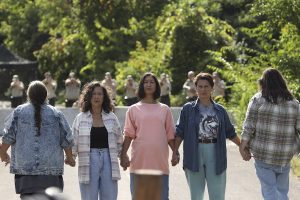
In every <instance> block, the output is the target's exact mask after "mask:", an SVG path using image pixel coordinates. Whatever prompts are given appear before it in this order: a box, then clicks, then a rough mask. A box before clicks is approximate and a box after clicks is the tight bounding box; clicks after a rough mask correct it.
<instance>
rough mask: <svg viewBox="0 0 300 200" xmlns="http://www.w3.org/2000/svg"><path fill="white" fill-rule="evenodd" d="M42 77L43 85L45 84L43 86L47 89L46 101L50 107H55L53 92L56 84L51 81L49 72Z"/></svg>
mask: <svg viewBox="0 0 300 200" xmlns="http://www.w3.org/2000/svg"><path fill="white" fill-rule="evenodd" d="M44 76H45V79H44V80H43V83H44V84H45V86H46V88H47V99H48V101H49V104H50V105H51V106H55V100H56V94H55V90H56V87H57V83H56V81H55V80H53V79H52V76H51V73H50V72H46V73H45V74H44Z"/></svg>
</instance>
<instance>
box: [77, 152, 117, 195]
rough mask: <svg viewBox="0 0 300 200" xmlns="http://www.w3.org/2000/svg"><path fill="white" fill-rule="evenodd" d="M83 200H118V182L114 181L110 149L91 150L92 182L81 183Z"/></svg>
mask: <svg viewBox="0 0 300 200" xmlns="http://www.w3.org/2000/svg"><path fill="white" fill-rule="evenodd" d="M79 185H80V193H81V199H82V200H98V199H99V200H116V199H117V196H118V182H117V180H112V170H111V162H110V156H109V151H108V149H91V153H90V182H89V184H82V183H80V184H79Z"/></svg>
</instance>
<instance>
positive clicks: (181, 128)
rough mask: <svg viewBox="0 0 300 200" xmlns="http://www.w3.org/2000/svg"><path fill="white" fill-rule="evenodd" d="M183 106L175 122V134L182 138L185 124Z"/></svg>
mask: <svg viewBox="0 0 300 200" xmlns="http://www.w3.org/2000/svg"><path fill="white" fill-rule="evenodd" d="M184 113H185V112H184V107H183V108H182V109H181V111H180V115H179V118H178V120H177V122H176V130H175V132H176V136H178V137H180V138H181V139H184V126H185V115H184Z"/></svg>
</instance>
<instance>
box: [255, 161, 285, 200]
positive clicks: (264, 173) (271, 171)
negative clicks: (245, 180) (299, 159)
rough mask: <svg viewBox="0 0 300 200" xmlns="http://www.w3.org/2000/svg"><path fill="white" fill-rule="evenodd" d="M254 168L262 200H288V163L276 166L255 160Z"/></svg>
mask: <svg viewBox="0 0 300 200" xmlns="http://www.w3.org/2000/svg"><path fill="white" fill-rule="evenodd" d="M255 169H256V175H257V177H258V179H259V181H260V185H261V192H262V195H263V198H264V200H288V195H287V194H288V192H289V173H290V164H287V165H286V166H278V165H270V164H267V163H264V162H262V161H259V160H255Z"/></svg>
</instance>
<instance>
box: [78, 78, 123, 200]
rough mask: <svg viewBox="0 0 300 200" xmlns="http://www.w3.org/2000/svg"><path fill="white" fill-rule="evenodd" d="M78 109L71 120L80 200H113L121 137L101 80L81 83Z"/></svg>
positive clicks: (116, 193) (116, 186) (116, 190)
mask: <svg viewBox="0 0 300 200" xmlns="http://www.w3.org/2000/svg"><path fill="white" fill-rule="evenodd" d="M79 105H80V110H81V112H80V113H79V114H78V115H77V116H76V118H75V120H74V122H73V127H72V130H73V136H74V140H75V145H74V147H73V156H74V157H75V158H76V157H77V156H78V176H79V185H80V192H81V199H82V200H98V199H101V200H116V199H117V195H118V185H117V181H118V180H119V179H120V170H119V162H118V155H119V153H120V151H121V147H122V140H123V136H122V133H121V129H120V124H119V120H118V118H117V116H116V115H115V114H114V113H113V112H112V104H111V100H110V98H109V96H108V93H107V90H106V89H105V87H103V86H102V85H101V84H100V82H98V81H93V82H91V83H88V84H86V85H85V86H84V88H83V91H82V93H81V96H80V100H79Z"/></svg>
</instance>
